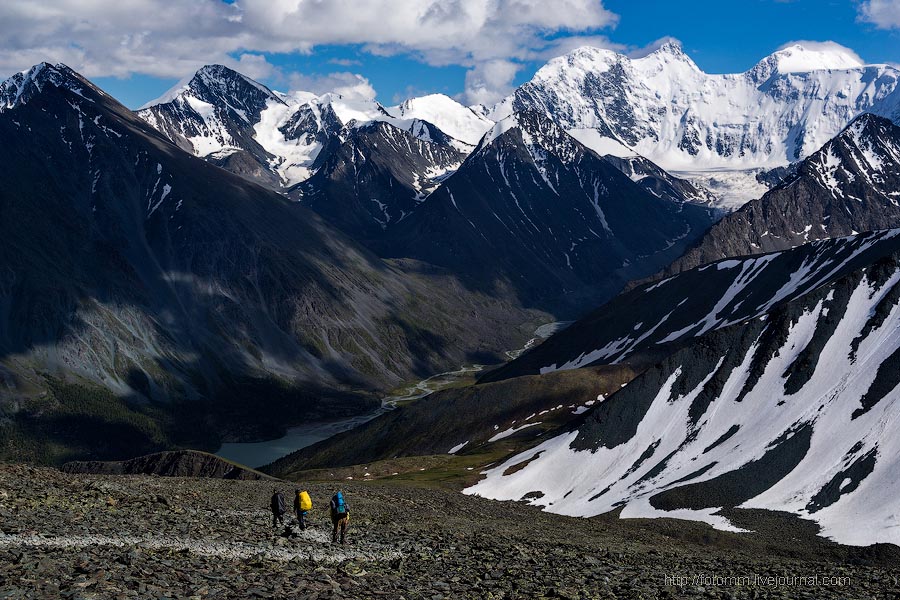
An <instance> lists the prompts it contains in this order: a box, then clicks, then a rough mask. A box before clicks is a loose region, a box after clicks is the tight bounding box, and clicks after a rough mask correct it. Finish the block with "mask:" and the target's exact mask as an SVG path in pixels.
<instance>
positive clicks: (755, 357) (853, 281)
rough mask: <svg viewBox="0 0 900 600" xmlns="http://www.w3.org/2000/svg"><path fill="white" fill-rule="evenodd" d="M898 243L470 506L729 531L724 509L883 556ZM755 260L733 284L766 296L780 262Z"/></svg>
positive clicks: (617, 408)
mask: <svg viewBox="0 0 900 600" xmlns="http://www.w3.org/2000/svg"><path fill="white" fill-rule="evenodd" d="M896 234H897V230H893V231H892V232H890V233H888V234H884V235H883V236H881V238H880V241H874V238H873V237H872V236H867V238H862V239H868V240H869V242H866V243H863V244H860V245H859V246H857V248H856V249H857V250H859V251H860V252H861V253H862V252H866V250H867V249H874V248H875V247H876V246H877V245H881V246H882V252H879V253H878V254H876V255H870V256H869V257H868V259H867V264H863V265H859V264H857V268H855V269H854V270H852V271H850V272H845V274H844V275H843V276H841V277H838V278H835V279H831V280H828V281H826V282H824V284H823V285H821V286H819V287H816V288H815V289H814V290H812V291H810V292H808V293H805V294H802V295H800V296H799V297H793V299H792V300H790V301H788V302H786V303H783V304H777V305H774V306H773V307H771V308H764V309H763V310H764V312H763V314H761V315H759V316H757V317H755V318H750V319H744V320H741V321H739V322H737V323H734V324H733V325H726V326H724V327H722V328H719V329H715V330H711V331H709V332H708V333H705V334H703V335H700V336H699V337H695V338H692V339H689V340H687V343H686V344H685V345H684V346H682V347H681V348H679V349H678V350H677V351H676V352H674V353H673V354H671V355H670V356H668V357H667V358H665V359H664V360H661V361H660V362H658V363H657V364H655V365H654V366H652V367H651V368H650V369H648V370H647V371H646V372H644V373H643V374H642V375H640V376H638V377H637V378H635V379H634V380H633V381H631V382H630V383H628V385H627V386H626V387H624V388H623V389H621V390H619V391H617V392H616V393H615V394H613V395H612V396H610V397H608V398H605V399H601V401H599V402H597V403H596V404H594V405H593V406H592V407H591V410H590V411H589V412H588V413H586V415H585V417H584V422H583V423H582V424H580V425H579V426H577V427H574V428H572V429H570V430H568V431H565V432H563V433H561V434H560V435H558V436H556V437H553V438H551V439H548V440H546V441H545V442H544V443H542V444H541V445H539V446H536V447H534V448H531V449H530V450H528V451H527V452H524V453H522V454H519V455H517V456H515V457H513V458H511V459H509V460H507V461H503V462H501V463H499V464H497V465H496V466H494V467H492V468H491V469H489V470H488V471H487V477H486V479H484V480H483V481H481V482H479V483H478V484H477V485H475V486H474V487H472V488H469V489H468V490H467V492H469V493H477V494H480V495H483V496H487V497H490V498H496V499H503V500H519V499H528V500H530V501H531V502H532V503H533V504H540V505H542V506H545V507H547V510H550V511H552V512H559V513H562V514H568V515H580V516H592V515H597V514H601V513H605V512H608V511H610V510H613V509H616V508H621V509H622V513H621V515H622V516H623V517H667V516H672V517H678V518H688V519H695V520H700V521H706V522H709V523H712V524H713V525H715V526H717V527H720V528H728V527H730V524H729V522H728V520H727V519H726V515H723V514H722V513H720V512H719V511H720V509H721V508H722V507H726V508H727V507H737V506H740V507H742V508H756V509H769V510H781V511H789V512H792V513H795V514H797V515H799V516H802V517H804V518H808V519H811V520H814V521H816V522H818V524H819V525H821V526H822V531H821V535H825V536H828V537H830V538H832V539H835V540H837V541H839V542H842V543H848V544H860V545H864V544H872V543H876V542H890V543H895V544H896V543H897V542H898V541H900V536H898V534H897V531H896V527H895V526H894V524H895V523H896V508H895V504H894V503H893V502H892V501H891V499H892V498H895V497H896V495H897V494H898V493H900V480H898V478H897V476H896V473H897V467H898V457H900V452H898V450H900V448H898V439H900V437H898V431H897V424H898V420H897V414H898V411H900V387H898V383H900V369H898V366H900V336H898V335H897V331H898V326H900V306H898V304H900V291H898V290H900V288H898V282H900V251H898V249H897V247H896V243H894V244H892V245H893V249H892V250H891V251H888V248H889V246H885V245H884V244H885V243H887V242H888V241H889V239H888V236H893V238H894V239H895V238H896ZM829 243H830V242H829ZM816 246H817V247H818V248H819V249H824V248H826V247H827V244H825V243H819V244H816ZM793 252H795V251H793ZM789 254H790V253H789V252H786V253H784V255H785V256H786V255H789ZM879 254H880V256H878V255H879ZM768 256H772V255H766V256H763V257H759V258H756V259H747V260H744V261H742V265H743V266H738V267H736V268H741V269H742V277H743V278H745V279H753V280H754V281H756V280H759V281H765V278H766V272H767V270H768V269H769V268H772V267H773V266H774V265H776V264H777V262H778V261H779V259H778V258H773V259H771V262H770V263H769V264H768V265H767V266H766V267H765V268H762V267H761V266H759V265H760V262H759V261H762V260H764V259H766V258H767V257H768ZM820 256H821V254H820ZM857 257H858V258H862V255H861V254H859V255H857ZM717 264H718V265H721V264H722V263H717ZM839 264H847V263H845V261H840V263H839ZM751 265H757V266H751ZM812 266H813V265H812V263H807V267H809V268H810V269H811V268H812ZM834 266H839V265H834ZM847 266H848V267H849V264H847ZM713 268H716V265H712V266H710V267H709V269H713ZM729 268H730V267H729ZM811 272H812V271H810V270H809V269H806V268H805V269H801V270H798V271H796V272H795V273H796V275H797V278H796V280H797V281H799V280H801V279H802V278H803V276H804V275H808V274H810V273H811ZM680 277H683V276H680ZM680 277H676V278H675V279H674V280H671V281H669V282H668V283H663V284H662V289H665V287H666V286H668V285H677V283H678V279H680ZM750 286H753V283H752V282H751V283H750ZM741 298H743V300H744V302H750V298H749V296H748V295H747V294H738V295H737V296H735V299H736V300H737V301H740V299H741ZM676 310H677V309H676ZM732 310H733V309H732ZM748 316H749V315H748ZM673 511H677V512H673ZM863 525H864V526H863Z"/></svg>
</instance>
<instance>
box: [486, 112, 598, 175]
mask: <svg viewBox="0 0 900 600" xmlns="http://www.w3.org/2000/svg"><path fill="white" fill-rule="evenodd" d="M512 132H515V135H518V136H519V137H521V141H522V143H523V144H524V145H525V148H526V149H527V150H528V152H529V153H530V154H531V156H532V157H533V158H534V161H535V163H536V164H540V163H542V162H543V161H544V159H545V158H546V155H547V153H550V154H553V155H554V156H556V157H557V158H558V159H559V160H560V161H561V162H563V163H564V164H566V163H570V162H572V160H573V159H575V158H576V157H577V156H578V155H579V154H580V153H582V152H583V151H584V147H583V146H582V145H581V144H580V143H579V142H578V141H577V140H576V139H575V138H573V137H572V136H570V135H569V134H568V133H566V132H565V130H564V129H562V128H561V127H560V126H559V125H557V124H556V123H554V122H553V121H552V120H551V119H550V118H549V117H547V115H544V114H542V113H539V112H535V111H520V112H516V113H514V114H512V115H510V116H508V117H506V118H505V119H502V120H500V121H498V122H497V123H496V124H494V126H493V127H491V129H490V130H489V131H488V132H487V133H486V134H485V135H484V137H483V138H482V139H481V142H480V143H479V144H478V147H477V148H476V149H475V152H476V153H477V152H486V151H488V150H489V149H490V148H492V147H493V146H494V145H495V143H496V142H497V140H499V139H502V138H506V137H507V136H509V135H514V134H513V133H512Z"/></svg>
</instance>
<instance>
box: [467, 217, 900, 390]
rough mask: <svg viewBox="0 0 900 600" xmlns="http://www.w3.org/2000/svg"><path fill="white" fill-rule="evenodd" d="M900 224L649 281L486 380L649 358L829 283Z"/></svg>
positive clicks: (873, 258) (864, 259)
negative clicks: (881, 229)
mask: <svg viewBox="0 0 900 600" xmlns="http://www.w3.org/2000/svg"><path fill="white" fill-rule="evenodd" d="M898 234H900V230H897V229H893V230H885V231H876V232H870V233H865V234H859V235H855V236H849V237H846V238H837V239H832V240H820V241H817V242H812V243H809V244H805V245H803V246H800V247H798V248H793V249H791V250H786V251H784V252H776V253H770V254H765V255H762V256H759V257H749V258H740V259H728V260H720V261H717V262H714V263H711V264H709V265H705V266H702V267H698V268H695V269H692V270H690V271H685V272H683V273H680V274H678V275H675V276H672V277H669V278H667V279H664V280H662V281H658V282H655V283H652V284H651V283H645V284H642V285H640V286H638V287H636V288H635V289H633V290H630V291H628V292H627V293H624V294H622V295H620V296H618V297H616V298H615V299H613V300H612V301H610V302H609V303H608V304H606V305H604V306H601V307H600V308H598V309H596V310H594V311H593V312H591V313H590V314H588V315H586V316H585V317H584V318H582V319H580V320H578V321H576V322H575V323H574V324H572V325H571V326H569V327H568V328H566V329H564V330H562V331H560V332H559V333H557V334H555V335H554V336H552V337H551V338H549V339H548V340H546V341H544V342H543V343H542V344H541V345H539V346H537V347H535V348H534V349H533V350H531V351H529V352H526V353H525V354H523V355H522V356H520V357H519V358H517V359H516V360H514V361H512V362H510V363H508V364H506V365H504V366H502V367H500V368H499V369H496V370H494V371H491V372H489V373H486V374H485V375H484V376H482V377H481V379H480V381H482V382H487V381H499V380H502V379H506V378H510V377H518V376H520V375H527V374H538V373H549V372H552V371H556V370H560V369H576V368H580V367H584V366H588V365H602V364H619V363H631V364H635V365H641V364H643V365H647V364H652V363H653V362H656V361H658V360H659V359H661V358H663V357H665V356H667V355H668V354H670V353H671V352H672V350H673V348H674V347H677V346H678V345H680V344H684V343H686V342H689V341H690V340H692V339H693V338H695V337H697V336H699V335H703V334H705V333H707V332H709V331H714V330H716V329H720V328H722V327H726V326H728V325H732V324H734V323H739V322H742V321H746V320H748V319H754V318H758V317H760V316H762V315H764V314H765V313H766V312H768V311H769V310H771V309H772V308H774V307H777V306H779V305H780V304H783V303H785V302H788V301H791V300H794V299H796V298H799V297H801V296H802V295H804V294H807V293H809V292H812V291H814V290H816V289H817V288H820V287H822V286H824V285H828V284H830V283H832V282H834V281H835V280H837V279H839V278H841V277H844V276H846V275H847V274H849V273H851V272H853V271H857V270H859V269H863V268H865V267H867V266H869V265H872V264H874V263H876V262H877V261H879V260H882V259H884V258H887V257H891V256H893V255H895V254H896V253H897V252H898V251H900V235H898Z"/></svg>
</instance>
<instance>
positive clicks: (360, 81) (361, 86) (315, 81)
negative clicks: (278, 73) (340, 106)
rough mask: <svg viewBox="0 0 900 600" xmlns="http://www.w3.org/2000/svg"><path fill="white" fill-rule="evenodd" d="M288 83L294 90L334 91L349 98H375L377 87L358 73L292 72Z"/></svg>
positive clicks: (318, 92)
mask: <svg viewBox="0 0 900 600" xmlns="http://www.w3.org/2000/svg"><path fill="white" fill-rule="evenodd" d="M288 84H289V85H290V88H291V89H292V90H304V91H307V92H313V93H316V94H324V93H326V92H334V93H336V94H340V95H341V96H346V97H347V98H359V99H362V100H373V99H374V98H375V96H376V93H375V88H374V87H372V84H371V83H370V82H369V80H368V79H366V78H365V77H363V76H362V75H357V74H356V73H348V72H341V73H329V74H328V75H304V74H302V73H291V74H290V75H289V76H288Z"/></svg>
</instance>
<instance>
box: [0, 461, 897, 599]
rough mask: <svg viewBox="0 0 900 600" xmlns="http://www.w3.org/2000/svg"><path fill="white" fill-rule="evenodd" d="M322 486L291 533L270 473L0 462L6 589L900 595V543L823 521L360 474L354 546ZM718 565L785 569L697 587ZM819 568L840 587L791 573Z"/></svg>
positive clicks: (741, 570)
mask: <svg viewBox="0 0 900 600" xmlns="http://www.w3.org/2000/svg"><path fill="white" fill-rule="evenodd" d="M279 487H281V488H282V489H283V490H284V491H286V492H290V490H291V489H292V487H293V486H292V485H291V484H284V485H283V486H279ZM304 487H307V488H308V489H309V490H310V492H311V494H312V497H313V502H314V509H313V513H312V515H311V519H310V520H311V522H312V529H310V530H307V531H305V532H300V531H295V530H293V529H291V528H287V529H278V530H277V531H276V532H274V533H275V534H274V535H273V531H272V530H271V528H270V523H271V517H270V516H269V514H268V511H267V509H266V507H267V505H268V499H269V496H270V495H271V493H272V488H273V485H272V483H270V482H255V481H223V480H208V479H183V478H178V479H170V478H159V477H140V476H131V477H122V476H118V477H117V476H84V475H67V474H62V473H59V472H55V471H52V470H46V469H32V468H28V467H21V466H17V467H11V466H6V465H3V466H0V514H2V516H3V518H2V521H0V530H2V533H0V594H2V595H4V596H8V597H15V598H22V597H24V598H38V597H68V596H71V597H91V596H93V597H109V598H115V597H120V596H121V597H154V598H156V597H170V598H172V597H181V598H194V597H198V598H203V597H210V598H213V597H215V598H249V597H255V598H283V597H309V598H316V597H319V598H322V597H330V598H362V597H386V598H401V597H403V598H422V597H425V598H433V599H437V598H477V599H482V598H489V597H517V596H524V595H527V596H528V597H530V598H589V599H593V598H603V599H614V598H623V599H624V598H635V597H642V598H669V597H678V598H708V597H710V594H717V595H720V596H722V595H725V597H729V596H730V597H732V598H751V597H752V598H787V597H791V598H796V597H803V596H804V595H807V596H810V597H815V598H823V599H824V598H836V599H837V598H841V599H844V598H863V597H883V596H885V595H890V594H893V593H896V592H897V591H898V590H897V587H896V585H897V584H896V581H895V579H894V577H893V576H892V575H893V573H895V570H896V568H897V567H898V565H900V563H898V557H897V552H896V548H893V547H885V546H875V547H869V548H850V547H845V546H838V545H837V544H834V543H831V542H828V541H825V540H823V539H821V538H816V537H815V536H814V527H811V526H810V525H809V524H808V523H806V522H801V521H799V520H790V519H785V518H783V517H780V516H779V515H768V514H764V513H758V512H755V511H736V513H737V514H736V515H735V516H734V519H735V520H736V521H739V522H741V523H742V524H744V525H746V526H747V527H748V528H752V529H754V530H755V532H754V533H748V534H740V535H738V534H733V533H724V532H716V531H713V530H711V529H709V528H708V527H707V526H705V525H700V524H694V523H687V522H679V521H674V520H656V521H644V520H618V519H615V518H606V517H603V518H594V519H573V518H571V517H563V516H559V515H553V514H548V513H542V512H540V511H538V510H537V509H535V508H533V507H530V506H526V505H523V504H522V503H498V502H490V501H486V500H482V499H479V498H473V497H468V496H463V495H461V494H458V493H456V492H453V491H447V490H441V489H424V488H422V487H419V486H410V485H408V484H405V485H386V484H384V483H354V482H346V483H345V484H344V485H343V487H344V491H345V492H346V494H347V497H348V499H349V502H350V506H351V510H352V512H351V528H350V532H349V542H350V545H349V546H346V547H341V546H335V545H332V544H330V543H329V538H330V527H329V525H327V522H328V517H327V511H326V509H325V506H326V501H327V498H328V497H329V496H330V494H331V492H332V490H333V487H332V486H329V485H321V484H312V485H304ZM673 575H679V576H681V575H683V576H684V579H677V580H676V579H674V578H673ZM702 575H709V576H712V575H720V576H723V575H733V576H754V575H758V576H759V577H761V578H762V577H769V576H771V577H773V578H774V577H780V578H782V579H781V580H776V579H773V580H772V581H771V582H770V583H767V582H766V581H765V580H760V581H759V582H753V583H742V581H739V580H732V581H730V582H726V583H715V582H705V581H702V580H694V579H693V577H694V576H702ZM814 575H819V577H820V578H821V577H823V576H826V575H827V576H829V577H834V578H835V579H834V580H829V582H828V583H827V584H826V583H823V582H822V581H821V579H820V581H819V582H818V583H813V584H809V583H806V582H804V583H800V582H799V580H797V579H793V580H791V581H790V582H789V580H788V578H790V577H795V578H796V577H799V576H807V577H813V576H814ZM667 577H668V578H667Z"/></svg>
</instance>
